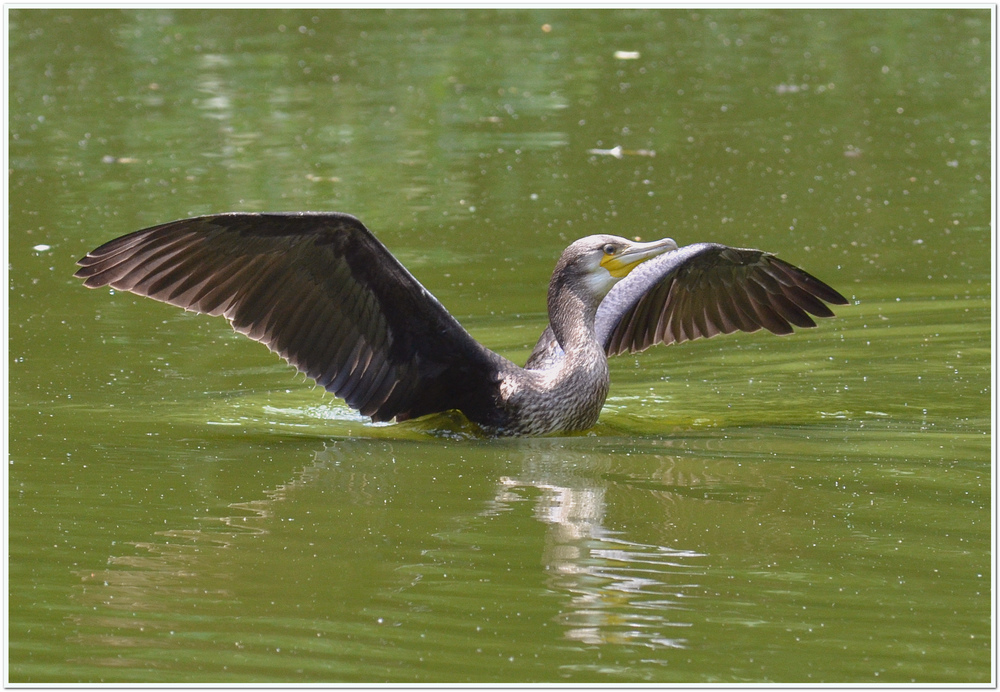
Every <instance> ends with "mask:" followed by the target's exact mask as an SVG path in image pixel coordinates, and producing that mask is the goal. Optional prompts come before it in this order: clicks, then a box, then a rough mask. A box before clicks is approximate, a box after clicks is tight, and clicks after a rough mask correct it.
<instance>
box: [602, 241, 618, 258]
mask: <svg viewBox="0 0 1000 692" xmlns="http://www.w3.org/2000/svg"><path fill="white" fill-rule="evenodd" d="M616 252H618V248H616V247H615V246H614V245H612V244H611V243H608V244H607V245H605V246H604V254H605V255H609V256H610V255H613V254H615V253H616Z"/></svg>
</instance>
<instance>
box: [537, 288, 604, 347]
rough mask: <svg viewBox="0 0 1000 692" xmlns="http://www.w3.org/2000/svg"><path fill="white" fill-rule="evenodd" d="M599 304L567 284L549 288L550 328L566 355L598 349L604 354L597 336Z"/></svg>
mask: <svg viewBox="0 0 1000 692" xmlns="http://www.w3.org/2000/svg"><path fill="white" fill-rule="evenodd" d="M598 302H599V301H595V299H594V298H593V297H592V296H589V295H586V294H585V293H583V292H581V291H579V290H574V288H573V287H572V286H571V285H570V284H569V283H568V282H566V281H563V280H554V281H553V282H552V284H551V285H550V286H549V295H548V308H549V324H550V325H551V326H552V332H553V333H554V334H555V337H556V340H557V341H558V342H559V345H560V346H562V349H563V351H564V352H565V353H566V355H571V353H572V352H573V351H578V350H581V349H584V350H590V349H592V348H594V347H597V348H598V349H600V350H601V351H602V352H603V348H601V347H600V344H598V343H597V335H596V334H595V333H594V317H595V316H596V315H597V305H598Z"/></svg>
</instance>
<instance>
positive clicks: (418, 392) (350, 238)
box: [76, 213, 505, 420]
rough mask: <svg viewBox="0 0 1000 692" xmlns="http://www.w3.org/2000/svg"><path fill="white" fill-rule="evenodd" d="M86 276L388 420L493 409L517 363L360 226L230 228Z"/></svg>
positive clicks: (161, 231) (152, 249) (125, 242)
mask: <svg viewBox="0 0 1000 692" xmlns="http://www.w3.org/2000/svg"><path fill="white" fill-rule="evenodd" d="M78 264H80V265H81V268H80V269H79V270H78V271H77V272H76V276H77V277H80V278H82V279H84V280H85V281H84V283H85V285H87V286H88V287H90V288H96V287H98V286H106V285H110V286H112V287H114V288H116V289H119V290H125V291H131V292H132V293H136V294H139V295H143V296H148V297H150V298H153V299H155V300H159V301H163V302H165V303H170V304H172V305H177V306H179V307H182V308H185V309H186V310H193V311H195V312H200V313H204V314H208V315H224V316H225V317H226V319H228V320H229V321H230V323H232V326H233V328H234V329H235V330H236V331H238V332H241V333H243V334H246V335H247V336H249V337H250V338H252V339H255V340H257V341H260V342H262V343H263V344H265V345H266V346H267V347H268V348H270V349H271V350H272V351H274V352H275V353H278V354H279V355H280V356H281V357H282V358H284V359H285V360H287V361H288V362H289V363H291V364H292V365H294V366H295V367H296V368H298V369H299V370H300V371H301V372H304V373H305V374H306V375H308V376H309V377H311V378H313V379H314V380H316V382H317V383H318V384H320V385H321V386H323V387H325V388H326V389H328V390H329V391H331V392H333V393H334V394H336V395H337V396H340V397H341V398H343V399H345V400H346V401H347V403H349V404H350V405H351V406H353V407H354V408H356V409H358V410H359V411H361V413H363V414H365V415H369V416H371V417H372V418H373V419H374V420H389V419H391V418H393V417H395V418H397V419H400V420H403V419H406V418H415V417H417V416H421V415H424V414H427V413H434V412H437V411H445V410H449V409H453V408H458V409H462V410H465V411H466V412H467V414H469V415H470V417H473V418H475V417H480V416H476V413H477V412H478V411H485V410H488V409H489V408H490V404H491V397H492V394H493V390H494V388H495V386H496V373H497V370H498V369H499V368H502V367H505V361H503V359H501V358H500V357H499V356H497V355H496V354H494V353H493V352H491V351H489V350H487V349H486V348H484V347H482V346H481V345H480V344H479V343H477V342H476V341H475V340H474V339H473V338H472V337H471V336H470V335H469V334H468V333H467V332H466V331H465V330H464V329H463V328H462V327H461V325H459V323H458V322H457V321H456V320H455V319H454V318H453V317H452V316H451V315H450V314H449V313H448V311H447V310H445V308H444V307H443V306H442V305H441V304H440V303H439V302H438V301H437V299H435V298H434V296H432V295H431V294H430V293H429V292H428V291H427V290H426V289H425V288H424V287H423V286H421V285H420V283H419V282H418V281H417V280H416V279H415V278H414V277H413V276H412V275H411V274H410V273H409V272H408V271H407V270H406V269H405V268H404V267H403V265H401V264H400V263H399V262H398V261H397V260H396V259H395V258H394V257H393V256H392V255H391V254H390V253H389V251H388V250H386V248H385V247H384V246H383V245H382V244H381V243H380V242H379V241H378V240H377V239H376V238H375V237H374V236H373V235H372V234H371V233H370V232H369V231H368V229H366V228H365V227H364V225H363V224H362V223H361V222H360V221H358V220H357V219H355V218H354V217H352V216H348V215H346V214H336V213H292V214H240V213H236V214H217V215H213V216H202V217H198V218H193V219H184V220H181V221H174V222H172V223H167V224H163V225H161V226H155V227H153V228H148V229H146V230H142V231H137V232H135V233H131V234H129V235H126V236H123V237H121V238H117V239H115V240H112V241H110V242H108V243H105V244H104V245H102V246H101V247H99V248H97V249H96V250H94V251H93V252H91V253H89V254H88V255H87V256H86V257H84V258H83V259H81V260H80V261H79V263H78Z"/></svg>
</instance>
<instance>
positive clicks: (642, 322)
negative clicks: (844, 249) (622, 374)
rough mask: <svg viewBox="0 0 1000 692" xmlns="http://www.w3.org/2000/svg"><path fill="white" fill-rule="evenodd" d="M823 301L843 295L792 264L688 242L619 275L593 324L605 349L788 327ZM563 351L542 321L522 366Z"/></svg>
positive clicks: (819, 313)
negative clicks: (540, 329) (542, 325)
mask: <svg viewBox="0 0 1000 692" xmlns="http://www.w3.org/2000/svg"><path fill="white" fill-rule="evenodd" d="M823 301H826V302H827V303H832V304H834V305H846V304H847V299H846V298H844V296H842V295H840V293H838V292H837V291H835V290H834V289H833V288H831V287H830V286H828V285H826V284H825V283H823V282H822V281H820V280H819V279H817V278H816V277H814V276H812V275H811V274H809V273H807V272H805V271H803V270H802V269H799V268H798V267H796V266H794V265H791V264H789V263H788V262H785V261H784V260H780V259H778V258H777V257H775V256H774V255H772V254H769V253H766V252H762V251H760V250H745V249H741V248H732V247H728V246H726V245H719V244H716V243H698V244H696V245H688V246H686V247H682V248H680V249H678V250H675V251H673V252H669V253H667V254H664V255H660V256H659V257H655V258H653V259H651V260H647V261H646V262H643V263H642V264H640V265H639V266H637V267H636V268H635V269H633V270H632V271H631V272H630V273H629V274H628V276H626V277H625V278H624V279H622V280H621V281H619V282H618V283H617V284H616V285H615V286H614V287H613V288H612V289H611V291H610V292H609V293H608V295H607V296H605V298H604V300H603V301H602V302H601V304H600V306H599V307H598V309H597V316H596V318H595V322H594V328H595V331H596V333H597V339H598V341H600V342H601V343H603V344H604V350H605V351H606V352H607V354H608V355H609V356H613V355H618V354H620V353H624V352H625V351H631V352H633V353H634V352H637V351H643V350H645V349H647V348H649V347H650V346H653V345H655V344H672V343H674V342H682V341H688V340H690V339H697V338H699V337H706V338H707V337H712V336H715V335H716V334H729V333H731V332H735V331H737V330H739V331H744V332H755V331H757V330H758V329H760V328H762V327H763V328H764V329H767V330H769V331H771V332H774V333H775V334H789V333H791V332H792V329H793V327H815V326H816V322H815V321H813V319H812V317H811V316H810V315H814V316H816V317H832V316H833V312H832V311H831V310H830V308H828V307H827V306H826V305H825V304H824V302H823ZM561 357H562V349H561V348H560V347H559V344H558V343H557V342H556V340H555V337H554V336H553V334H552V330H551V328H546V330H545V331H544V332H543V333H542V336H541V338H539V340H538V343H537V344H536V345H535V348H534V350H533V351H532V354H531V357H530V358H529V359H528V363H527V365H526V366H525V367H526V368H544V367H546V366H547V365H551V364H552V363H554V362H556V361H558V359H559V358H561Z"/></svg>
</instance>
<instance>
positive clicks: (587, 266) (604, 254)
mask: <svg viewBox="0 0 1000 692" xmlns="http://www.w3.org/2000/svg"><path fill="white" fill-rule="evenodd" d="M676 249H677V243H675V242H674V241H673V239H672V238H663V239H662V240H655V241H653V242H650V243H640V242H637V241H634V240H627V239H625V238H620V237H618V236H614V235H591V236H587V237H586V238H580V240H577V241H576V242H574V243H573V244H572V245H570V246H569V247H568V248H566V249H565V250H564V251H563V254H562V256H561V257H560V258H559V262H558V263H557V264H556V268H555V271H554V272H553V274H552V279H553V282H556V281H557V280H558V279H563V280H567V281H569V282H570V283H571V284H573V285H580V286H582V287H584V288H585V290H586V292H587V294H588V295H589V296H591V297H592V298H593V300H594V301H595V304H596V303H599V302H600V301H601V300H602V299H603V298H604V296H606V295H607V294H608V291H610V290H611V287H612V286H614V285H615V284H616V283H618V282H619V281H621V280H622V279H624V278H625V277H626V276H628V274H629V272H630V271H632V270H633V269H635V268H636V267H637V266H638V265H639V264H641V263H642V262H645V261H646V260H648V259H651V258H653V257H656V256H658V255H662V254H663V253H665V252H670V251H671V250H676Z"/></svg>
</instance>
